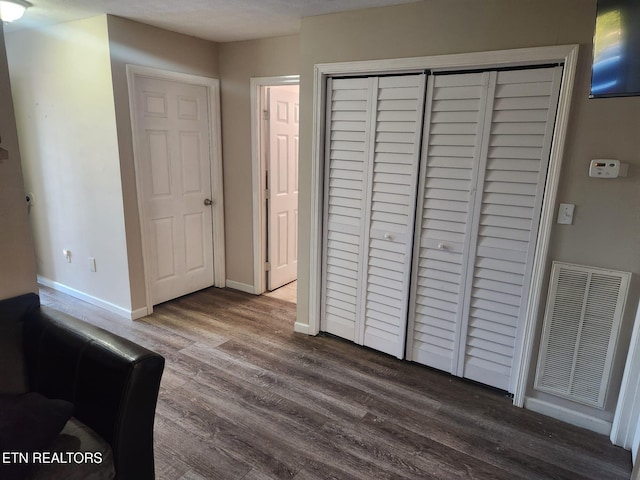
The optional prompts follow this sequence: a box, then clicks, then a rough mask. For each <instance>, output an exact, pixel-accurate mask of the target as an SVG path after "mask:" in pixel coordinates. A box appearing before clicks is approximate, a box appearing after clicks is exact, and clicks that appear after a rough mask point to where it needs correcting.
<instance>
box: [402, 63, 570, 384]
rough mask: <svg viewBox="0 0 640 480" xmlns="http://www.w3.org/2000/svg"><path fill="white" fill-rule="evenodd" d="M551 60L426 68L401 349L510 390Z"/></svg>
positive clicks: (554, 78)
mask: <svg viewBox="0 0 640 480" xmlns="http://www.w3.org/2000/svg"><path fill="white" fill-rule="evenodd" d="M561 76H562V67H550V68H536V69H526V70H512V71H498V72H483V73H469V74H454V75H441V76H435V77H434V80H433V82H432V84H430V86H429V92H428V95H427V97H428V98H427V102H428V106H427V109H428V112H429V113H428V117H429V118H428V121H427V122H426V123H425V124H426V125H427V126H426V127H425V142H426V144H427V145H426V149H425V151H426V155H425V159H424V160H423V170H422V173H421V187H420V191H421V195H420V204H419V211H420V212H421V215H418V217H419V218H418V223H417V226H416V229H417V230H416V250H415V252H416V253H415V257H416V258H415V262H416V263H415V273H414V284H413V289H412V301H411V305H412V307H411V315H410V317H411V323H410V326H409V341H408V357H409V358H410V359H413V360H415V361H418V362H420V363H424V364H426V365H430V366H433V367H436V368H439V369H442V370H446V371H449V372H451V373H453V374H454V375H458V376H462V377H465V378H470V379H472V380H476V381H479V382H481V383H485V384H488V385H491V386H494V387H497V388H501V389H504V390H509V391H513V389H514V379H515V377H514V376H513V375H512V365H513V361H514V358H516V357H517V355H518V349H519V348H520V342H521V339H522V331H521V330H522V325H523V323H524V313H525V308H526V303H527V300H528V293H529V286H530V283H529V282H530V277H531V270H532V267H533V257H534V253H535V247H536V238H537V234H538V227H539V220H540V212H541V207H542V198H543V193H544V187H545V180H546V175H547V166H548V161H549V154H550V150H551V141H552V138H553V129H554V124H555V116H556V110H557V103H558V95H559V90H560V81H561Z"/></svg>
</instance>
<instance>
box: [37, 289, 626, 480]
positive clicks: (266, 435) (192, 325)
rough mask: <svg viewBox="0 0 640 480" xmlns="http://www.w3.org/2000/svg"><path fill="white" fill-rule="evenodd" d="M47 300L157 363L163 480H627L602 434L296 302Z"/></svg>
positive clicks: (620, 454)
mask: <svg viewBox="0 0 640 480" xmlns="http://www.w3.org/2000/svg"><path fill="white" fill-rule="evenodd" d="M40 295H41V300H42V303H43V304H46V305H49V306H52V307H54V308H57V309H59V310H63V311H66V312H68V313H71V314H73V315H75V316H78V317H80V318H83V319H85V320H87V321H89V322H91V323H94V324H96V325H98V326H101V327H103V328H105V329H107V330H110V331H112V332H114V333H116V334H119V335H122V336H124V337H127V338H129V339H131V340H133V341H135V342H137V343H140V344H142V345H144V346H146V347H147V348H150V349H152V350H155V351H157V352H158V353H160V354H162V355H163V356H164V357H165V358H166V368H165V372H164V376H163V380H162V386H161V391H160V396H159V400H158V407H157V415H156V425H155V454H156V475H157V478H159V479H162V480H165V479H166V480H169V479H170V480H177V479H181V480H202V479H207V480H209V479H213V480H226V479H230V480H265V479H295V480H318V479H340V480H343V479H362V480H378V479H434V480H449V479H475V480H478V479H491V480H500V479H505V480H506V479H527V480H529V479H540V480H542V479H593V480H605V479H612V480H613V479H628V478H629V477H630V475H631V456H630V454H629V452H627V451H625V450H623V449H621V448H618V447H614V446H612V445H611V443H610V441H609V439H608V437H606V436H602V435H597V434H595V433H592V432H589V431H586V430H583V429H580V428H577V427H573V426H570V425H567V424H565V423H562V422H559V421H556V420H553V419H551V418H549V417H545V416H542V415H539V414H536V413H533V412H530V411H527V410H524V409H519V408H516V407H514V406H513V405H511V400H510V399H509V398H507V397H505V396H504V395H503V394H501V393H500V392H496V391H494V390H491V389H487V388H484V387H481V386H478V385H475V384H471V383H468V382H465V381H462V380H460V379H458V378H455V377H450V376H449V375H446V374H443V373H440V372H437V371H434V370H431V369H428V368H425V367H422V366H419V365H416V364H413V363H409V362H404V361H399V360H397V359H395V358H392V357H389V356H387V355H384V354H381V353H378V352H374V351H371V350H368V349H365V348H362V347H358V346H356V345H354V344H351V343H349V342H345V341H342V340H340V339H337V338H334V337H331V336H322V335H320V336H318V337H308V336H306V335H301V334H296V333H294V332H293V322H294V320H295V305H294V304H292V303H289V302H284V301H282V300H279V299H276V298H269V297H266V296H263V297H255V296H252V295H248V294H244V293H241V292H237V291H234V290H229V289H224V290H220V289H213V288H212V289H208V290H203V291H201V292H198V293H195V294H192V295H188V296H186V297H182V298H180V299H177V300H174V301H171V302H168V303H165V304H163V305H159V306H157V307H156V308H155V312H154V314H153V315H152V316H149V317H147V318H145V319H143V320H140V321H136V322H130V321H127V320H123V319H120V318H118V317H116V316H114V315H112V314H110V313H109V312H106V311H104V310H102V309H99V308H96V307H94V306H92V305H89V304H86V303H84V302H81V301H79V300H76V299H73V298H71V297H68V296H66V295H64V294H61V293H58V292H54V291H52V290H50V289H48V288H44V287H42V288H41V293H40Z"/></svg>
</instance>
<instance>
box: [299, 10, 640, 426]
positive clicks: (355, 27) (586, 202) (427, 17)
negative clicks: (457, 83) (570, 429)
mask: <svg viewBox="0 0 640 480" xmlns="http://www.w3.org/2000/svg"><path fill="white" fill-rule="evenodd" d="M594 19H595V0H521V1H518V2H514V1H512V0H483V1H482V2H478V1H476V0H428V1H423V2H419V3H413V4H408V5H401V6H394V7H386V8H376V9H368V10H359V11H354V12H347V13H342V14H334V15H325V16H318V17H310V18H305V19H303V21H302V29H301V34H300V53H301V75H302V77H301V92H300V93H301V131H300V136H301V139H300V140H301V147H300V196H299V202H300V230H299V244H300V260H299V271H298V275H299V277H298V278H299V281H298V319H297V321H298V322H299V323H301V324H305V323H307V322H308V320H309V318H308V315H309V314H308V305H309V303H308V302H309V263H310V257H309V245H310V228H311V227H310V212H311V198H310V192H311V167H312V165H311V137H312V98H313V97H312V95H313V65H314V64H317V63H329V62H344V61H354V60H371V59H384V58H401V57H412V56H427V55H439V54H452V53H465V52H476V51H489V50H504V49H512V48H523V47H534V46H548V45H561V44H580V45H581V53H580V62H579V66H578V72H577V75H578V79H577V82H576V85H575V94H574V97H573V101H572V103H573V109H572V114H571V117H570V124H569V129H568V138H567V146H566V153H565V156H564V166H563V170H562V175H561V182H560V189H559V201H561V202H567V203H575V204H576V213H575V218H574V224H573V225H569V226H566V225H565V226H563V225H556V226H555V227H554V229H553V233H552V243H551V258H552V259H557V260H562V261H571V262H576V263H581V264H585V265H594V266H600V267H607V268H614V269H622V270H626V271H631V272H633V273H634V274H636V275H638V274H640V255H639V254H638V245H640V177H639V176H638V168H639V167H640V135H639V134H638V132H640V114H639V113H638V112H640V97H632V98H624V99H599V100H589V99H588V84H589V57H590V48H591V38H592V35H593V25H594ZM598 157H606V158H617V159H619V160H621V161H626V162H629V163H630V164H631V167H630V173H629V177H628V178H626V179H617V180H609V181H607V180H593V179H590V178H589V177H588V176H587V167H588V162H589V160H590V159H592V158H598ZM637 283H638V282H635V284H634V287H633V289H632V292H631V295H630V296H629V303H628V305H629V306H630V307H629V308H628V315H627V317H628V318H627V319H626V323H625V332H623V335H622V336H621V345H622V347H623V348H622V349H621V350H620V355H619V358H618V359H617V362H618V365H621V364H622V362H623V361H624V356H625V350H626V347H625V345H626V344H627V343H628V340H629V337H628V332H629V331H630V326H631V325H630V323H631V319H632V318H633V313H634V310H635V307H634V305H637V304H638V294H639V292H638V285H637ZM543 296H546V295H543ZM617 371H618V372H620V371H621V367H619V368H618V369H617ZM614 383H615V382H614ZM613 400H615V398H614V399H613ZM611 403H612V402H611V401H610V402H609V404H608V407H609V408H608V410H609V412H608V413H607V414H606V415H604V416H605V417H610V416H611V411H612V406H611Z"/></svg>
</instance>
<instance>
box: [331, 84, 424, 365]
mask: <svg viewBox="0 0 640 480" xmlns="http://www.w3.org/2000/svg"><path fill="white" fill-rule="evenodd" d="M424 89H425V75H406V76H389V77H370V78H346V79H332V80H330V81H329V84H328V86H327V100H328V102H327V115H326V117H327V144H326V149H325V151H326V159H325V162H326V173H325V218H324V225H325V227H324V260H323V297H322V325H323V328H322V329H323V330H324V331H327V332H329V333H333V334H335V335H338V336H340V337H343V338H346V339H348V340H352V341H354V342H356V343H358V344H360V345H365V346H368V347H371V348H374V349H376V350H380V351H383V352H385V353H389V354H391V355H395V356H397V357H399V358H402V357H403V356H404V349H405V341H406V322H407V309H408V292H409V280H410V266H411V253H412V242H413V224H414V217H415V200H416V188H417V178H418V162H419V157H420V138H421V135H422V117H423V108H424Z"/></svg>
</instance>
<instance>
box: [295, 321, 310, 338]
mask: <svg viewBox="0 0 640 480" xmlns="http://www.w3.org/2000/svg"><path fill="white" fill-rule="evenodd" d="M293 331H294V332H296V333H304V334H305V335H311V330H309V324H308V323H300V322H296V323H295V324H294V326H293Z"/></svg>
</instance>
